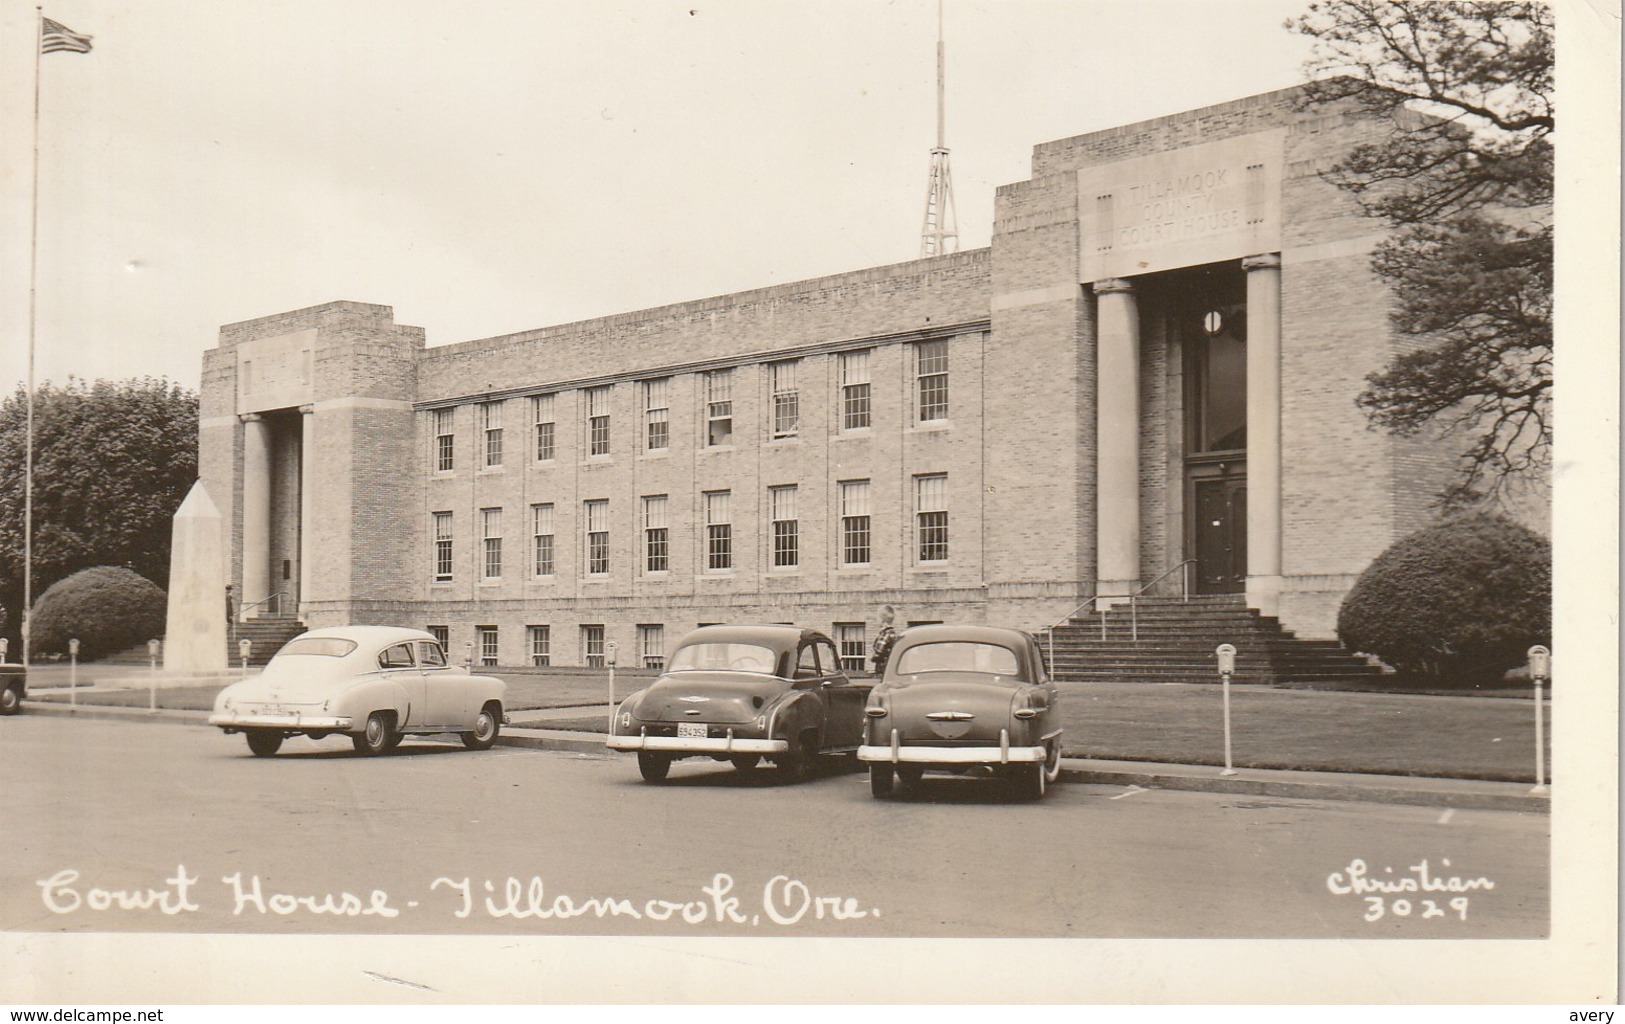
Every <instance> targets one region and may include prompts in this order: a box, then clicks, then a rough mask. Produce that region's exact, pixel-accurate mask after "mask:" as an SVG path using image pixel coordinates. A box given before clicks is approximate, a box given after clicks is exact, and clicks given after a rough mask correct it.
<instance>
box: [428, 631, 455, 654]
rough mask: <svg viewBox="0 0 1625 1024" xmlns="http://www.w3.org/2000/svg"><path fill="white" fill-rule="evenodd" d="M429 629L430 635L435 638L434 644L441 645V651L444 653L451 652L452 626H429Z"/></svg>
mask: <svg viewBox="0 0 1625 1024" xmlns="http://www.w3.org/2000/svg"><path fill="white" fill-rule="evenodd" d="M427 628H428V630H429V635H430V636H432V637H434V642H435V643H437V644H439V645H440V649H441V650H442V651H445V650H449V649H450V648H451V627H450V626H429V627H427Z"/></svg>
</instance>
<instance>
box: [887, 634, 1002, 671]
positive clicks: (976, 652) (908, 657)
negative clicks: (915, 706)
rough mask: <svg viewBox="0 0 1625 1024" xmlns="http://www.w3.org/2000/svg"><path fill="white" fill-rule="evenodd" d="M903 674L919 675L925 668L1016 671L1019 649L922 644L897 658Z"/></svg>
mask: <svg viewBox="0 0 1625 1024" xmlns="http://www.w3.org/2000/svg"><path fill="white" fill-rule="evenodd" d="M897 671H898V673H900V674H902V675H908V676H912V675H920V674H922V673H925V672H980V673H982V674H984V675H992V676H1013V675H1015V674H1016V652H1015V651H1012V650H1011V649H1010V648H1008V647H1000V646H998V645H997V644H977V643H966V642H964V641H953V642H947V643H940V644H920V645H919V646H918V647H910V648H908V649H907V650H906V651H904V652H903V655H902V657H901V658H899V659H898V661H897Z"/></svg>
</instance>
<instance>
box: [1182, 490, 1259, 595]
mask: <svg viewBox="0 0 1625 1024" xmlns="http://www.w3.org/2000/svg"><path fill="white" fill-rule="evenodd" d="M1192 484H1193V487H1194V492H1195V493H1194V494H1193V498H1194V501H1193V515H1194V519H1195V521H1194V522H1193V523H1192V530H1191V535H1192V539H1193V540H1194V542H1195V545H1194V546H1195V549H1196V592H1197V593H1199V594H1239V593H1241V592H1242V591H1244V590H1245V589H1246V587H1247V478H1246V477H1244V476H1223V477H1219V478H1217V479H1211V478H1210V479H1196V480H1193V481H1192Z"/></svg>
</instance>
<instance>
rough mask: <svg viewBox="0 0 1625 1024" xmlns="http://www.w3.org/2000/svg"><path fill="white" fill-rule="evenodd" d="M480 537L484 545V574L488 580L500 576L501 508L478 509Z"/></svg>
mask: <svg viewBox="0 0 1625 1024" xmlns="http://www.w3.org/2000/svg"><path fill="white" fill-rule="evenodd" d="M480 539H481V541H483V542H484V546H485V570H484V576H485V578H486V579H488V580H495V579H501V578H502V510H501V509H500V508H482V509H480Z"/></svg>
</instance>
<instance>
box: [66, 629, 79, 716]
mask: <svg viewBox="0 0 1625 1024" xmlns="http://www.w3.org/2000/svg"><path fill="white" fill-rule="evenodd" d="M78 703H79V641H78V640H69V641H68V706H69V707H76V706H77V705H78Z"/></svg>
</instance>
